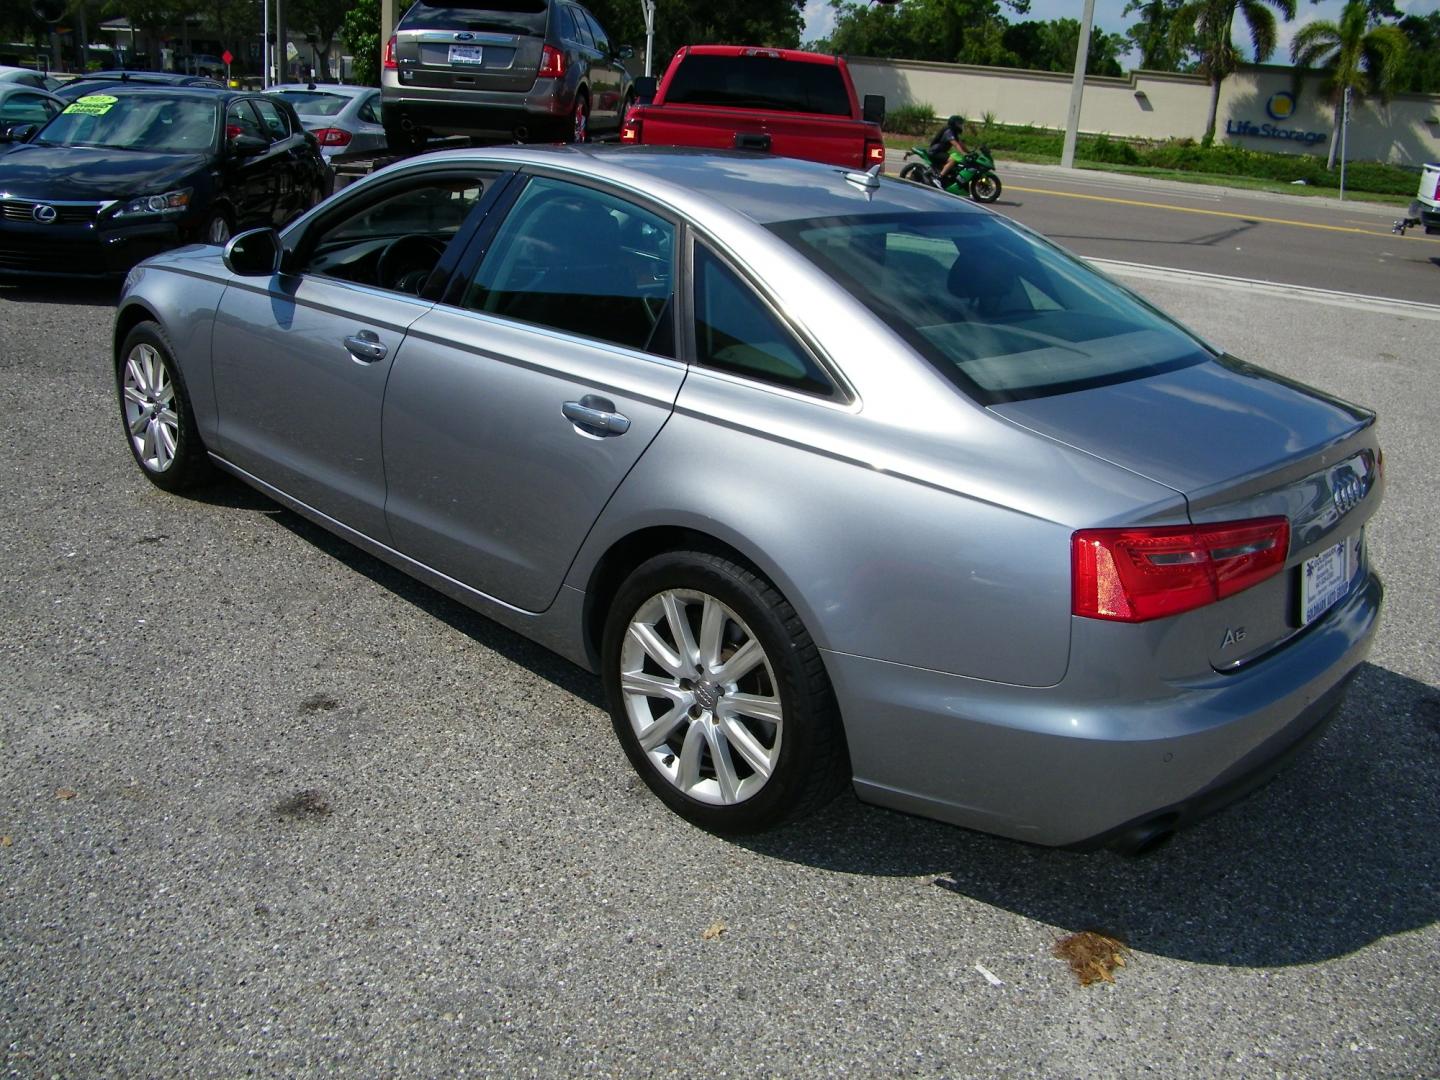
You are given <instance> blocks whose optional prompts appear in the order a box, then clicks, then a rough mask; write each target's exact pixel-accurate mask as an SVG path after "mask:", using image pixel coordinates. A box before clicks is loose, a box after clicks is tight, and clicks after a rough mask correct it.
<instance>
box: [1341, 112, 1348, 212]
mask: <svg viewBox="0 0 1440 1080" xmlns="http://www.w3.org/2000/svg"><path fill="white" fill-rule="evenodd" d="M1349 134H1350V87H1348V86H1347V87H1345V103H1344V104H1343V105H1342V106H1341V113H1340V201H1341V202H1344V201H1345V153H1346V151H1347V150H1348V149H1349V147H1348V145H1347V139H1346V136H1347V135H1349Z"/></svg>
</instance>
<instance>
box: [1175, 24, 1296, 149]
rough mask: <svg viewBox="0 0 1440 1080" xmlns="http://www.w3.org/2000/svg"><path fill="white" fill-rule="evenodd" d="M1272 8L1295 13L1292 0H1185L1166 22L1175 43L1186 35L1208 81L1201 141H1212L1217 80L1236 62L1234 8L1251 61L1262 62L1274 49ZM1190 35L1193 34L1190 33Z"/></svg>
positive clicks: (1274, 26) (1237, 55)
mask: <svg viewBox="0 0 1440 1080" xmlns="http://www.w3.org/2000/svg"><path fill="white" fill-rule="evenodd" d="M1272 7H1273V8H1274V9H1275V11H1278V12H1279V13H1280V14H1281V15H1283V16H1284V17H1285V21H1286V22H1289V21H1290V20H1291V19H1293V18H1294V17H1295V0H1186V2H1185V3H1183V4H1181V5H1180V8H1179V10H1177V11H1176V12H1175V17H1174V20H1173V21H1172V22H1171V24H1170V32H1171V40H1172V42H1173V43H1174V44H1175V45H1176V46H1177V47H1178V46H1180V45H1181V44H1183V43H1184V42H1185V41H1186V40H1187V39H1189V40H1190V43H1191V47H1192V48H1193V49H1194V50H1195V54H1196V57H1197V58H1198V61H1199V62H1198V63H1197V64H1196V71H1197V72H1198V73H1199V74H1201V75H1204V76H1205V77H1206V78H1207V79H1208V80H1209V81H1210V111H1209V114H1208V115H1207V116H1206V118H1205V137H1204V139H1203V140H1202V145H1204V146H1209V145H1210V144H1211V143H1213V142H1214V141H1215V116H1216V114H1217V113H1218V112H1219V110H1220V84H1221V83H1222V82H1224V81H1225V79H1226V77H1227V76H1229V75H1231V74H1233V73H1234V71H1235V66H1236V64H1238V63H1239V62H1240V51H1239V50H1238V49H1237V48H1235V42H1234V40H1233V39H1232V37H1231V27H1232V25H1233V24H1234V22H1235V15H1236V13H1237V12H1238V13H1239V14H1240V16H1241V17H1242V18H1243V19H1244V20H1245V25H1246V27H1247V28H1248V29H1249V31H1250V45H1251V47H1252V48H1253V50H1254V53H1255V62H1256V63H1257V64H1263V63H1264V62H1265V61H1266V60H1268V59H1270V56H1271V54H1272V53H1274V51H1275V43H1276V39H1277V37H1278V34H1277V29H1276V25H1275V12H1272V11H1271V10H1270V8H1272ZM1192 35H1193V37H1192Z"/></svg>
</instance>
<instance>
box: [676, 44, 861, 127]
mask: <svg viewBox="0 0 1440 1080" xmlns="http://www.w3.org/2000/svg"><path fill="white" fill-rule="evenodd" d="M665 100H666V101H668V102H673V103H675V104H681V105H733V106H736V107H738V108H752V109H780V110H783V111H786V112H807V113H823V114H824V115H826V116H849V115H850V95H849V94H847V93H846V92H845V80H844V79H843V78H841V76H840V69H839V68H838V67H836V66H835V65H834V64H813V63H809V62H806V61H796V60H780V59H777V58H776V57H773V56H696V55H693V54H692V55H690V56H687V57H685V59H684V61H683V62H682V63H681V64H680V66H679V68H677V69H676V71H675V77H674V79H673V80H672V81H671V83H670V86H669V89H667V90H666V91H665Z"/></svg>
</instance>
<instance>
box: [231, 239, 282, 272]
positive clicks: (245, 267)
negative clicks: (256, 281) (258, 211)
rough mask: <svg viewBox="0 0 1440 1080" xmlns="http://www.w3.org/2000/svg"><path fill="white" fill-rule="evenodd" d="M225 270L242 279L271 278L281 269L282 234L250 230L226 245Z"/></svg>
mask: <svg viewBox="0 0 1440 1080" xmlns="http://www.w3.org/2000/svg"><path fill="white" fill-rule="evenodd" d="M224 260H225V269H227V270H229V271H230V272H231V273H232V274H238V275H239V276H240V277H269V276H270V275H271V274H273V273H275V272H277V271H278V270H279V269H280V234H279V233H277V232H276V231H275V230H274V229H250V230H248V231H246V232H242V233H241V234H240V235H239V236H237V237H235V238H234V239H232V240H231V241H230V242H229V243H228V244H226V245H225V255H224Z"/></svg>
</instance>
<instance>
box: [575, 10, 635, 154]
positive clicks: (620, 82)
mask: <svg viewBox="0 0 1440 1080" xmlns="http://www.w3.org/2000/svg"><path fill="white" fill-rule="evenodd" d="M575 14H576V16H577V17H579V18H582V19H584V20H585V22H586V24H587V25H588V26H589V28H590V38H591V40H592V41H593V42H594V43H595V52H594V56H593V59H591V61H590V118H591V123H592V126H594V127H596V128H597V129H598V130H600V131H613V130H617V129H618V128H619V127H620V121H621V120H622V119H623V117H621V115H620V108H621V101H622V97H623V95H624V92H625V70H624V68H623V67H621V64H620V58H619V57H618V56H617V55H616V54H615V52H614V50H612V49H611V47H610V39H609V37H607V36H606V34H605V29H604V27H602V26H601V25H600V22H599V20H598V19H596V18H595V16H594V15H591V14H590V12H588V11H586V10H585V9H584V8H579V7H577V8H576V9H575Z"/></svg>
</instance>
